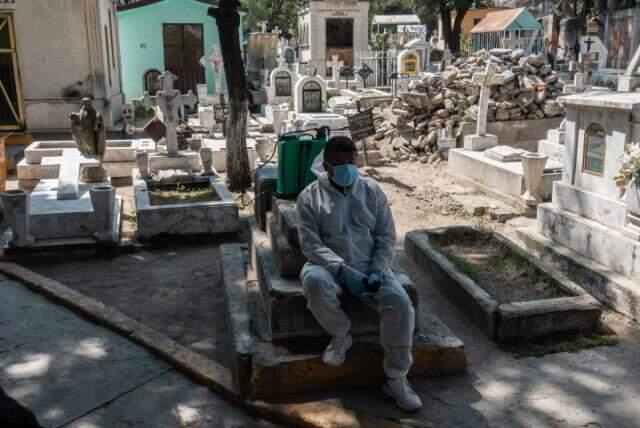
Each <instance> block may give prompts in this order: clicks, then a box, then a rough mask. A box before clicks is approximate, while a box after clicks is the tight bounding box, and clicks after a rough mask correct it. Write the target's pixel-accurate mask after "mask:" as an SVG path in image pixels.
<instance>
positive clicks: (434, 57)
mask: <svg viewBox="0 0 640 428" xmlns="http://www.w3.org/2000/svg"><path fill="white" fill-rule="evenodd" d="M442 55H444V51H443V50H442V49H438V48H433V49H431V62H440V61H442Z"/></svg>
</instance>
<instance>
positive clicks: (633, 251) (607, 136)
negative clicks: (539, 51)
mask: <svg viewBox="0 0 640 428" xmlns="http://www.w3.org/2000/svg"><path fill="white" fill-rule="evenodd" d="M561 101H562V102H563V103H564V105H565V106H566V107H567V123H566V136H565V156H564V172H563V176H562V181H561V182H557V183H555V184H554V189H553V199H552V202H551V203H549V204H542V205H540V206H539V207H538V229H539V231H540V232H541V233H542V234H544V235H545V236H547V237H549V238H551V239H552V240H553V241H555V242H558V243H560V244H562V245H564V246H566V247H568V248H570V249H572V250H573V251H576V252H578V253H579V254H581V255H583V256H585V257H587V258H589V259H591V260H594V261H596V262H597V263H600V264H601V265H603V266H605V267H606V268H608V269H611V270H613V271H614V272H618V273H620V274H623V275H625V276H627V277H630V278H635V279H640V218H639V217H637V216H636V215H635V214H634V213H633V212H631V211H630V210H629V207H628V204H627V202H626V200H625V199H624V198H621V197H620V189H618V188H617V187H616V184H615V181H614V176H616V175H617V174H618V173H619V170H620V167H621V157H622V155H623V153H624V149H625V146H626V145H627V144H631V143H640V93H631V92H626V93H621V92H597V91H594V92H585V93H582V94H577V95H571V96H566V97H562V98H561ZM630 194H631V195H632V196H633V195H634V193H631V192H630ZM627 197H629V195H627Z"/></svg>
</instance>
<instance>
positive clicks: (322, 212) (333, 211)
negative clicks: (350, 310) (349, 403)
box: [297, 153, 415, 378]
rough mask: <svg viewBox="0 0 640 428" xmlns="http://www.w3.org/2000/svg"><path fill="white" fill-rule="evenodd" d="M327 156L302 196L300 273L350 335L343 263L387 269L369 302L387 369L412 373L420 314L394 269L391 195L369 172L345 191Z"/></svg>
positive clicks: (318, 309) (315, 303)
mask: <svg viewBox="0 0 640 428" xmlns="http://www.w3.org/2000/svg"><path fill="white" fill-rule="evenodd" d="M322 156H323V154H322V153H321V154H320V156H318V158H317V159H316V162H315V163H314V172H315V173H316V175H317V176H318V181H315V182H313V183H311V184H310V185H309V186H308V187H307V188H306V189H304V190H303V191H302V192H301V193H300V195H299V196H298V201H297V208H298V215H299V222H298V234H299V236H300V245H301V248H302V252H303V253H304V255H305V256H306V257H307V259H308V262H307V264H306V265H305V266H304V268H303V270H302V273H301V274H300V279H301V280H302V285H303V287H304V292H305V296H306V298H307V306H308V308H309V309H310V310H311V312H312V313H313V314H314V316H315V317H316V319H317V320H318V322H319V323H320V325H322V327H323V328H324V329H325V330H326V331H327V332H328V333H329V334H331V335H332V336H343V335H346V334H347V333H348V332H349V330H350V328H351V321H350V320H349V318H348V317H347V315H346V314H345V313H344V311H343V310H342V308H341V307H340V301H339V296H340V295H341V294H342V293H343V290H342V288H341V287H340V285H339V284H338V280H337V274H338V270H339V269H340V266H341V265H343V264H346V265H348V266H350V267H352V268H354V269H357V270H359V271H360V272H362V273H365V274H368V273H370V272H372V271H380V272H383V273H384V274H385V277H386V278H385V281H384V282H383V284H382V286H381V287H380V291H379V292H378V293H377V294H376V295H375V297H374V298H372V299H370V301H366V302H365V303H367V304H369V305H371V306H374V307H375V308H376V309H377V310H378V312H379V313H380V342H381V343H382V345H383V347H384V348H385V351H386V352H385V360H384V370H385V373H386V375H387V376H388V377H390V378H400V377H403V376H406V374H407V372H408V371H409V367H411V363H412V362H413V361H412V358H411V345H412V337H413V329H414V323H415V315H414V310H413V306H412V305H411V301H410V299H409V296H408V295H407V293H406V292H405V291H404V289H403V288H402V286H401V285H400V284H399V283H398V281H397V280H396V279H395V277H394V276H393V272H391V265H392V263H393V258H394V255H395V244H396V231H395V225H394V223H393V217H392V215H391V210H390V208H389V204H388V203H387V198H386V196H385V195H384V193H383V192H382V190H381V189H380V187H379V186H378V184H377V183H376V182H375V181H373V180H371V179H369V178H365V177H358V178H357V179H356V181H355V182H354V183H353V184H352V185H351V187H349V189H348V190H347V191H346V192H345V193H343V192H341V191H340V190H338V189H337V188H336V187H334V186H333V185H332V184H331V183H330V181H329V178H328V177H327V174H326V172H324V171H321V159H322ZM319 164H320V165H319Z"/></svg>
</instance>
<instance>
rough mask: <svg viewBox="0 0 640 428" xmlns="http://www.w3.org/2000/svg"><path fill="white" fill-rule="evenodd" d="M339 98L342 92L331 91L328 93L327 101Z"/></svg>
mask: <svg viewBox="0 0 640 428" xmlns="http://www.w3.org/2000/svg"><path fill="white" fill-rule="evenodd" d="M339 96H340V91H339V90H337V89H329V90H328V91H327V101H329V100H330V99H331V98H333V97H339Z"/></svg>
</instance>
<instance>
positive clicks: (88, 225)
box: [29, 180, 122, 244]
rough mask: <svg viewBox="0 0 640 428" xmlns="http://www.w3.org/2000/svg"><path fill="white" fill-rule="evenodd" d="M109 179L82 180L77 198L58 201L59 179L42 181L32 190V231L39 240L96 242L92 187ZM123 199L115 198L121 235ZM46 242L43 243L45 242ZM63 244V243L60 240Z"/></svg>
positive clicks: (115, 225)
mask: <svg viewBox="0 0 640 428" xmlns="http://www.w3.org/2000/svg"><path fill="white" fill-rule="evenodd" d="M108 184H109V182H108V181H106V182H102V183H92V184H84V183H81V184H80V186H79V191H78V196H79V197H78V199H72V200H59V199H58V198H57V193H58V180H41V181H40V184H38V186H37V187H36V188H35V189H34V191H33V192H31V195H30V202H31V210H30V216H29V217H30V218H29V220H30V231H31V234H32V235H34V237H35V238H36V240H37V241H36V244H37V243H38V241H39V240H43V241H47V240H53V239H73V238H84V239H87V240H88V241H89V242H94V241H93V239H92V238H91V235H92V234H93V233H94V232H95V231H96V220H95V214H94V211H93V206H92V203H91V198H90V194H89V189H90V188H92V187H96V186H103V185H108ZM121 206H122V199H121V198H120V197H117V198H116V213H117V215H116V216H115V218H114V224H113V226H112V227H113V231H114V232H116V233H117V234H119V230H120V211H121ZM42 244H44V242H43V243H42ZM61 244H62V243H61Z"/></svg>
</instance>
